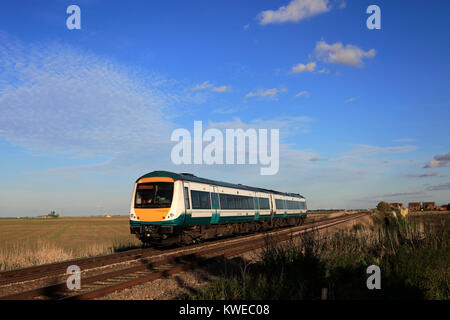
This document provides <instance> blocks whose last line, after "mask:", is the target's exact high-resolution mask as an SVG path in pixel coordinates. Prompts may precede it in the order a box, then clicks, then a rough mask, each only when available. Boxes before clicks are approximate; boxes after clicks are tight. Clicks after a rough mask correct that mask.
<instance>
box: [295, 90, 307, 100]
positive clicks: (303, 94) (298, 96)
mask: <svg viewBox="0 0 450 320" xmlns="http://www.w3.org/2000/svg"><path fill="white" fill-rule="evenodd" d="M302 96H305V97H309V92H308V91H306V90H303V91H300V92H299V93H297V94H296V95H295V97H296V98H300V97H302Z"/></svg>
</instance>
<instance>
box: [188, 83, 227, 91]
mask: <svg viewBox="0 0 450 320" xmlns="http://www.w3.org/2000/svg"><path fill="white" fill-rule="evenodd" d="M191 90H192V91H202V90H211V91H213V92H226V91H229V90H230V87H229V86H220V87H215V86H214V85H213V84H212V83H210V82H209V81H205V82H203V83H201V84H198V85H196V86H195V87H193V88H191Z"/></svg>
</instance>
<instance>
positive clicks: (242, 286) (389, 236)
mask: <svg viewBox="0 0 450 320" xmlns="http://www.w3.org/2000/svg"><path fill="white" fill-rule="evenodd" d="M449 262H450V251H449V231H448V229H447V230H440V231H436V230H432V229H427V228H425V230H424V229H423V228H420V226H419V225H418V224H415V223H413V222H411V221H408V220H403V219H395V218H393V217H385V216H382V215H374V216H373V224H372V225H371V226H370V227H365V226H362V225H356V226H355V227H353V229H351V230H347V231H342V232H339V233H336V234H334V235H332V236H329V237H327V238H322V239H321V238H319V236H318V234H317V233H310V234H306V235H304V236H303V237H302V238H300V239H298V240H293V239H292V240H291V241H288V242H287V243H284V244H282V245H281V244H277V243H275V242H274V241H272V240H271V239H269V238H268V239H266V245H265V247H264V249H263V250H262V252H261V253H260V256H259V259H258V262H256V263H252V264H249V263H248V261H245V260H241V261H240V262H239V264H238V267H235V268H234V269H231V271H229V272H228V273H227V274H223V275H222V276H221V277H219V279H217V280H216V281H214V282H213V283H212V284H211V285H210V286H208V287H206V288H204V289H202V290H200V291H199V293H197V294H195V295H192V296H190V297H189V298H190V299H214V300H216V299H225V300H228V299H235V300H236V299H237V300H240V299H249V300H259V299H270V300H271V299H273V300H278V299H308V300H316V299H321V296H322V289H324V288H326V290H327V299H358V300H360V299H444V300H448V299H449V294H450V293H449V285H450V270H449V265H450V264H449ZM373 264H374V265H378V266H379V267H380V269H381V290H369V289H367V286H366V281H367V278H368V277H369V276H370V275H369V274H367V273H366V270H367V267H368V266H370V265H373Z"/></svg>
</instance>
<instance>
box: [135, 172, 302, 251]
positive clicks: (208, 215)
mask: <svg viewBox="0 0 450 320" xmlns="http://www.w3.org/2000/svg"><path fill="white" fill-rule="evenodd" d="M306 215H307V207H306V199H305V197H303V196H302V195H300V194H297V193H286V192H279V191H275V190H269V189H263V188H255V187H250V186H246V185H243V184H233V183H227V182H221V181H215V180H210V179H206V178H200V177H197V176H195V175H193V174H190V173H174V172H169V171H153V172H150V173H147V174H145V175H143V176H141V177H139V178H138V179H137V180H136V182H135V183H134V188H133V192H132V199H131V206H130V232H131V234H134V235H136V236H137V238H138V239H139V240H141V241H142V242H143V243H146V244H175V243H176V244H188V243H196V242H200V241H203V240H206V239H210V238H216V237H221V236H229V235H237V234H246V233H252V232H261V231H265V230H269V229H273V228H278V227H283V226H292V225H300V224H302V223H303V222H304V220H305V218H306Z"/></svg>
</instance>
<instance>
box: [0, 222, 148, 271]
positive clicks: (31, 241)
mask: <svg viewBox="0 0 450 320" xmlns="http://www.w3.org/2000/svg"><path fill="white" fill-rule="evenodd" d="M138 246H141V243H140V241H139V240H138V239H136V237H135V236H134V235H131V234H130V229H129V224H128V217H127V216H122V217H111V218H106V217H73V218H57V219H38V218H35V219H31V218H27V219H0V271H5V270H12V269H17V268H22V267H27V266H32V265H39V264H45V263H51V262H56V261H62V260H67V259H75V258H81V257H89V256H97V255H101V254H107V253H113V252H117V251H121V250H124V249H129V248H134V247H138Z"/></svg>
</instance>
